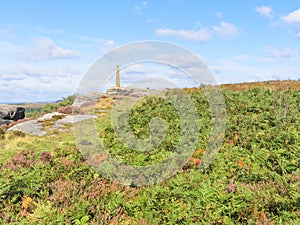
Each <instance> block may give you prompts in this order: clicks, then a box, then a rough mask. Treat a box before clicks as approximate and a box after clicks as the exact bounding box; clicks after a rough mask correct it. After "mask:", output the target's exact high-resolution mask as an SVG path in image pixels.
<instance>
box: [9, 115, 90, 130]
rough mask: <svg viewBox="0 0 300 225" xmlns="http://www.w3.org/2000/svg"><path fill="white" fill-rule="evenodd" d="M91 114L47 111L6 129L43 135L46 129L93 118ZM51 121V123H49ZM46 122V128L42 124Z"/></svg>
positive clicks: (61, 128) (58, 127) (53, 128)
mask: <svg viewBox="0 0 300 225" xmlns="http://www.w3.org/2000/svg"><path fill="white" fill-rule="evenodd" d="M94 118H96V116H92V115H67V114H63V113H59V112H53V113H47V114H45V115H43V116H41V117H39V118H37V119H34V120H29V121H25V122H21V123H18V124H16V125H14V126H12V127H11V128H9V129H8V131H20V132H22V133H24V134H29V135H35V136H44V135H46V134H47V133H48V131H51V130H55V129H60V130H63V128H64V125H65V124H74V123H77V122H80V121H83V120H87V119H94ZM49 121H51V122H52V123H49ZM47 122H48V124H49V125H48V127H47V129H46V128H45V127H44V125H45V124H46V123H47Z"/></svg>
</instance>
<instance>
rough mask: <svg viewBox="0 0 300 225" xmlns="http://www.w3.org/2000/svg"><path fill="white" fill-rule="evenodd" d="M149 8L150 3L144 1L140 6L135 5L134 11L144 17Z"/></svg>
mask: <svg viewBox="0 0 300 225" xmlns="http://www.w3.org/2000/svg"><path fill="white" fill-rule="evenodd" d="M146 8H148V3H147V2H146V1H142V3H141V4H140V5H135V6H134V7H133V10H134V12H135V13H136V14H138V15H140V16H142V15H144V10H145V9H146Z"/></svg>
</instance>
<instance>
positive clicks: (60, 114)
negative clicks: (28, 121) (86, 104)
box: [37, 112, 66, 121]
mask: <svg viewBox="0 0 300 225" xmlns="http://www.w3.org/2000/svg"><path fill="white" fill-rule="evenodd" d="M65 115H66V114H63V113H59V112H52V113H47V114H45V115H43V116H41V117H39V118H37V120H38V121H46V120H51V119H52V118H53V116H65Z"/></svg>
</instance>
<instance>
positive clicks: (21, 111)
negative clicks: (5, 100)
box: [0, 105, 25, 125]
mask: <svg viewBox="0 0 300 225" xmlns="http://www.w3.org/2000/svg"><path fill="white" fill-rule="evenodd" d="M24 118H25V108H24V107H21V106H18V105H0V125H1V124H6V125H8V124H9V123H10V122H12V121H18V120H21V119H24Z"/></svg>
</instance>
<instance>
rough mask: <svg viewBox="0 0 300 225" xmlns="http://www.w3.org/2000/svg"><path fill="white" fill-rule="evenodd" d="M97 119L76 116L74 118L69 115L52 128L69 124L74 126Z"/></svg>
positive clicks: (88, 116) (89, 116)
mask: <svg viewBox="0 0 300 225" xmlns="http://www.w3.org/2000/svg"><path fill="white" fill-rule="evenodd" d="M96 118H97V116H93V115H74V116H71V115H69V116H66V117H65V118H62V119H59V120H57V121H55V123H54V125H53V127H52V128H54V129H56V128H58V127H62V126H64V125H65V124H67V123H70V124H74V123H78V122H80V121H83V120H88V119H96Z"/></svg>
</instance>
